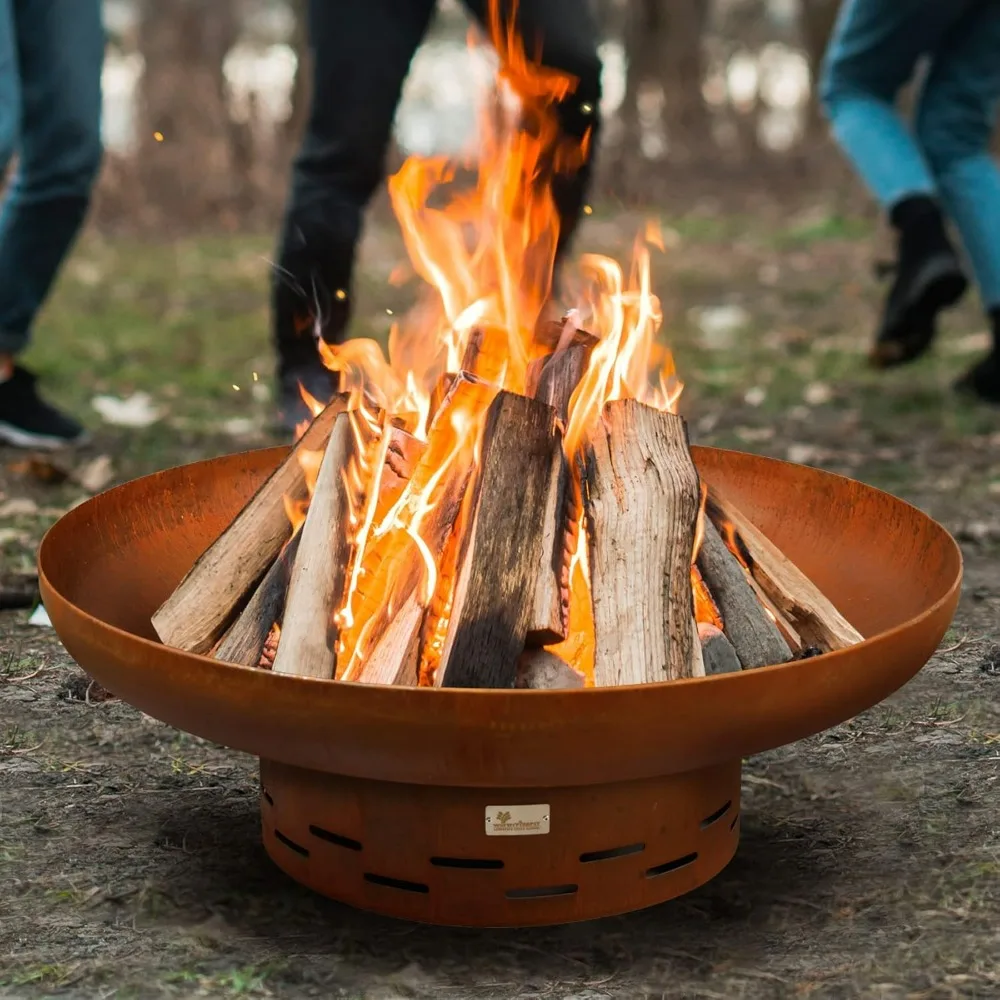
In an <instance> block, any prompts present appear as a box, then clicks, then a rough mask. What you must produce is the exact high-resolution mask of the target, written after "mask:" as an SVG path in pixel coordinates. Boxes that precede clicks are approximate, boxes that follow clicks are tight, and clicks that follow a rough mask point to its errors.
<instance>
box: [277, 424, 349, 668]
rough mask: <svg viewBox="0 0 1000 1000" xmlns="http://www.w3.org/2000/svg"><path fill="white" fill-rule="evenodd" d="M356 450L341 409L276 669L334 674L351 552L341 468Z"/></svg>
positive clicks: (292, 585) (292, 587)
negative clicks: (338, 624) (339, 612)
mask: <svg viewBox="0 0 1000 1000" xmlns="http://www.w3.org/2000/svg"><path fill="white" fill-rule="evenodd" d="M355 449H356V442H355V436H354V429H353V428H352V427H351V414H349V413H341V414H339V415H338V416H337V419H336V420H335V421H334V425H333V430H332V431H331V433H330V441H329V443H328V444H327V446H326V452H325V454H324V455H323V461H322V464H321V465H320V467H319V476H318V478H317V480H316V487H315V490H314V491H313V496H312V500H311V502H310V504H309V511H308V513H307V514H306V520H305V523H304V524H303V525H302V528H301V532H300V533H301V536H302V540H301V541H300V542H299V547H298V552H297V553H296V556H295V562H294V564H293V565H292V574H291V580H290V581H289V584H288V598H287V600H286V602H285V614H284V618H283V619H282V624H281V640H280V641H279V643H278V651H277V653H276V654H275V657H274V672H275V673H277V674H294V675H296V676H297V677H318V678H321V679H323V678H326V679H329V678H332V677H333V675H334V670H335V666H336V657H337V637H336V626H335V623H334V614H335V612H336V611H337V609H338V608H339V607H340V605H341V601H342V600H343V597H344V584H345V580H346V577H347V569H348V564H349V561H350V551H351V539H350V538H349V537H348V525H349V522H350V517H351V503H352V499H353V498H352V497H351V495H350V491H349V487H348V483H347V476H346V475H345V472H346V469H347V466H348V463H349V462H350V461H351V459H352V458H353V457H354V456H355Z"/></svg>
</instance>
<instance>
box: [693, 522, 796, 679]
mask: <svg viewBox="0 0 1000 1000" xmlns="http://www.w3.org/2000/svg"><path fill="white" fill-rule="evenodd" d="M703 527H704V537H703V539H702V543H701V549H700V550H699V552H698V569H699V570H701V575H702V576H703V577H704V579H705V583H706V584H707V585H708V589H709V591H710V592H711V594H712V597H713V598H714V599H715V603H716V605H717V606H718V608H719V613H720V614H721V616H722V629H723V631H724V632H725V635H726V638H727V639H728V641H729V642H730V643H732V647H733V649H735V651H736V655H737V656H738V657H739V662H740V663H741V664H742V666H743V667H744V668H745V669H752V668H753V667H766V666H769V665H770V664H773V663H786V662H787V661H788V660H790V659H791V658H792V653H791V650H790V649H789V648H788V644H787V643H786V642H785V640H784V639H783V638H782V637H781V632H780V631H779V630H778V626H777V625H776V624H775V623H774V622H773V621H771V619H770V618H768V616H767V612H766V611H765V610H764V608H763V606H762V605H761V603H760V601H758V600H757V595H756V594H755V593H754V591H753V588H752V587H751V586H750V583H749V582H748V580H747V575H746V573H745V571H744V569H743V567H742V566H741V565H740V564H739V561H738V560H737V558H736V556H735V555H733V553H732V552H730V551H729V549H728V547H727V546H726V543H725V542H724V541H723V540H722V536H721V535H720V534H719V532H718V530H717V529H716V527H715V525H714V524H712V522H711V521H710V520H708V518H706V519H705V524H704V526H703Z"/></svg>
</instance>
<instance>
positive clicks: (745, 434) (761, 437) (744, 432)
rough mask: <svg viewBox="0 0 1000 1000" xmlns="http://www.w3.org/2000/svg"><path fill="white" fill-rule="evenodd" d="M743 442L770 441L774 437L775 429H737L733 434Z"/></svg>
mask: <svg viewBox="0 0 1000 1000" xmlns="http://www.w3.org/2000/svg"><path fill="white" fill-rule="evenodd" d="M733 433H734V434H735V435H736V436H737V437H738V438H739V439H740V440H741V441H751V442H752V441H770V440H771V439H772V438H773V437H774V428H773V427H737V428H736V429H735V431H734V432H733Z"/></svg>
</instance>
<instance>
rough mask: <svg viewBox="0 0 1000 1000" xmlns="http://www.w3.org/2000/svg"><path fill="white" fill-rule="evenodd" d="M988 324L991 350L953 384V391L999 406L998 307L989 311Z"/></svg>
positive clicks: (999, 312)
mask: <svg viewBox="0 0 1000 1000" xmlns="http://www.w3.org/2000/svg"><path fill="white" fill-rule="evenodd" d="M990 322H991V323H992V325H993V350H991V351H990V353H989V354H987V355H986V357H985V358H983V359H982V360H981V361H978V362H976V364H974V365H973V366H972V367H971V368H970V369H969V370H968V371H967V372H966V373H965V374H964V375H963V376H962V377H961V378H960V379H959V380H958V381H957V382H956V383H955V389H956V390H957V391H958V392H960V393H962V394H964V395H968V396H975V397H976V398H977V399H981V400H983V402H986V403H996V404H1000V306H998V307H997V308H996V309H992V310H991V311H990Z"/></svg>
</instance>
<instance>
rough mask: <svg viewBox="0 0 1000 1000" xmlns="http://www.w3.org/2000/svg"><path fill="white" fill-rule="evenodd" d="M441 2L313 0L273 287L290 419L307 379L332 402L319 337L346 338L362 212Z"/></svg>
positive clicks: (285, 417) (297, 413) (284, 414)
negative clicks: (308, 79)
mask: <svg viewBox="0 0 1000 1000" xmlns="http://www.w3.org/2000/svg"><path fill="white" fill-rule="evenodd" d="M433 11H434V0H338V2H336V3H331V2H330V0H310V3H309V35H310V48H311V50H312V56H313V96H312V108H311V111H310V115H309V121H308V124H307V127H306V134H305V137H304V138H303V142H302V147H301V149H300V151H299V154H298V157H297V159H296V161H295V164H294V167H293V170H292V182H291V194H290V197H289V203H288V207H287V209H286V213H285V221H284V226H283V230H282V234H281V245H280V250H279V254H278V261H277V267H276V268H275V274H274V283H273V289H272V311H273V322H274V337H275V346H276V348H277V353H278V379H279V392H280V404H279V412H280V417H281V419H282V422H283V423H284V425H285V426H286V427H287V428H292V427H294V425H295V424H296V423H297V422H298V421H300V420H301V419H302V418H303V416H304V415H305V413H304V408H303V406H302V403H301V399H300V396H299V392H298V385H299V383H300V382H301V384H302V385H303V386H305V388H306V389H307V390H308V391H309V392H311V393H312V394H313V395H315V396H317V397H326V398H328V397H329V395H330V391H331V386H332V382H331V378H330V375H329V373H327V372H326V371H325V370H324V369H323V368H322V365H321V364H320V361H319V357H318V355H317V351H316V341H315V337H316V334H317V333H318V334H319V335H320V336H322V338H323V339H324V340H326V341H328V342H330V343H336V342H338V341H340V340H342V339H343V337H344V335H345V332H346V329H347V324H348V321H349V319H350V315H351V275H352V271H353V268H354V257H355V250H356V247H357V243H358V240H359V238H360V235H361V219H362V212H363V210H364V208H365V206H366V205H367V203H368V201H369V200H370V199H371V196H372V194H373V193H374V191H375V189H376V187H377V186H378V185H379V183H380V182H381V181H382V179H383V173H384V160H385V153H386V147H387V146H388V143H389V138H390V135H391V131H392V123H393V119H394V116H395V112H396V105H397V103H398V102H399V97H400V94H401V91H402V86H403V81H404V79H405V78H406V74H407V71H408V70H409V67H410V61H411V60H412V58H413V54H414V52H415V51H416V49H417V47H418V45H419V44H420V41H421V39H422V38H423V36H424V33H425V31H426V30H427V26H428V24H429V23H430V18H431V15H432V13H433Z"/></svg>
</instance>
